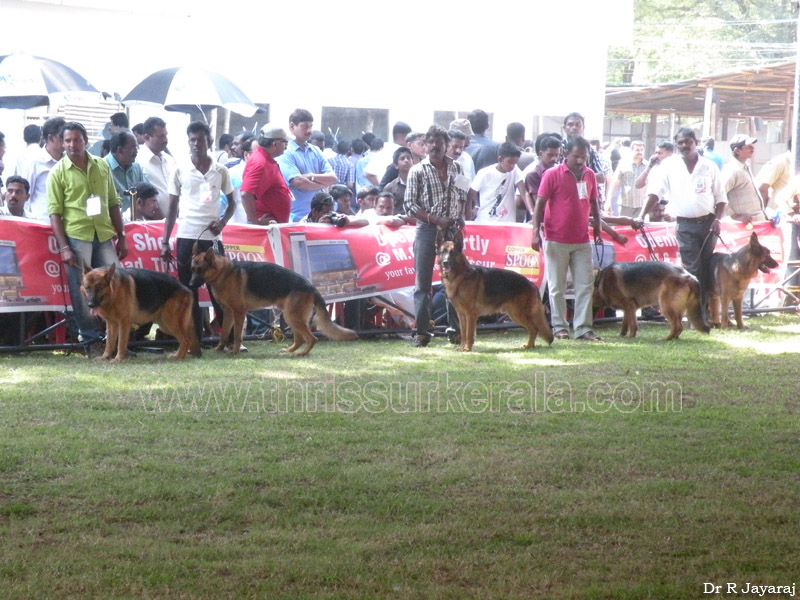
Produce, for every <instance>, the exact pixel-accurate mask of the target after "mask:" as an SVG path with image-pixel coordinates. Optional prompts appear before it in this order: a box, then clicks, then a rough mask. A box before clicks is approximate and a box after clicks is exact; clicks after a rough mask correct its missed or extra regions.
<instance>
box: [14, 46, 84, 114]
mask: <svg viewBox="0 0 800 600" xmlns="http://www.w3.org/2000/svg"><path fill="white" fill-rule="evenodd" d="M87 92H88V93H91V94H100V92H99V91H98V90H97V89H96V88H95V87H94V86H92V85H91V84H90V83H89V82H88V81H86V79H85V78H84V77H82V76H81V75H79V74H78V73H76V72H75V71H73V70H72V69H70V68H69V67H68V66H66V65H63V64H61V63H60V62H57V61H55V60H50V59H49V58H42V57H39V56H31V55H29V54H24V53H21V52H18V53H15V54H8V55H6V56H0V108H23V109H24V108H33V107H35V106H47V105H49V104H50V98H51V96H54V95H64V96H73V95H76V96H77V95H78V94H81V93H87Z"/></svg>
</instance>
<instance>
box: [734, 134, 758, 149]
mask: <svg viewBox="0 0 800 600" xmlns="http://www.w3.org/2000/svg"><path fill="white" fill-rule="evenodd" d="M757 141H758V140H757V139H756V138H751V137H748V136H746V135H745V134H743V133H737V134H736V135H735V136H733V137H732V138H731V142H730V144H731V150H733V149H734V148H741V147H742V146H749V145H751V144H755V143H756V142H757Z"/></svg>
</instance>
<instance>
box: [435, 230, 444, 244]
mask: <svg viewBox="0 0 800 600" xmlns="http://www.w3.org/2000/svg"><path fill="white" fill-rule="evenodd" d="M442 244H444V232H443V231H442V230H441V229H438V228H437V229H436V248H437V249H439V248H441V247H442Z"/></svg>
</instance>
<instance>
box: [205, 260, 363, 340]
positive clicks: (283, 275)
mask: <svg viewBox="0 0 800 600" xmlns="http://www.w3.org/2000/svg"><path fill="white" fill-rule="evenodd" d="M203 282H205V283H207V284H208V285H209V286H210V287H211V291H212V293H213V294H214V297H215V298H216V299H217V301H218V302H219V303H220V305H221V306H222V314H223V317H222V331H221V332H220V338H219V345H218V346H217V350H224V349H225V344H226V343H227V341H228V338H229V336H230V333H231V329H233V347H232V348H231V354H238V353H239V350H240V349H241V347H242V325H243V324H244V318H245V315H246V314H247V311H249V310H254V309H256V308H267V307H269V306H277V307H278V308H280V309H281V310H282V311H283V318H284V319H285V320H286V323H287V324H288V325H289V326H290V327H291V328H292V332H293V334H294V343H293V344H292V345H291V346H290V347H289V348H288V349H287V352H289V353H291V352H294V351H295V350H297V349H298V348H300V347H301V346H303V345H304V344H305V348H303V350H302V351H300V352H298V353H297V355H296V356H305V355H306V354H308V353H309V352H311V349H312V348H313V347H314V344H316V343H317V338H316V337H315V336H314V334H313V333H311V329H310V328H309V327H308V323H309V320H310V319H311V313H312V312H313V311H314V310H315V309H316V313H315V314H314V325H315V326H317V327H318V328H319V329H320V330H321V331H322V333H324V334H325V335H326V336H327V337H329V338H331V339H332V340H336V341H345V340H354V339H357V338H358V334H356V332H355V331H352V330H350V329H345V328H344V327H340V326H339V325H337V324H336V323H334V322H333V321H331V318H330V316H329V315H328V309H327V307H326V306H325V300H323V298H322V295H321V294H320V293H319V292H318V291H317V288H315V287H314V286H313V285H311V284H310V283H309V282H308V281H307V280H306V279H305V278H303V277H302V276H300V275H298V274H297V273H295V272H294V271H290V270H289V269H286V268H284V267H281V266H279V265H276V264H273V263H269V262H253V261H238V260H230V259H229V258H226V257H224V256H221V255H219V254H217V253H216V252H214V249H213V248H209V249H208V250H207V251H205V252H196V253H195V254H194V256H193V257H192V281H191V285H192V286H194V285H197V286H199V285H202V284H203Z"/></svg>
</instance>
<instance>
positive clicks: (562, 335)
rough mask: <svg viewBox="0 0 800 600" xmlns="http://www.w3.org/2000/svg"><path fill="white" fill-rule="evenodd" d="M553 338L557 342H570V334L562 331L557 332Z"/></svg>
mask: <svg viewBox="0 0 800 600" xmlns="http://www.w3.org/2000/svg"><path fill="white" fill-rule="evenodd" d="M553 337H554V338H555V339H557V340H568V339H569V332H568V331H565V330H564V329H562V330H561V331H557V332H556V333H555V335H554V336H553Z"/></svg>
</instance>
